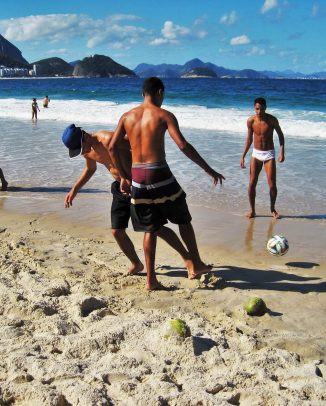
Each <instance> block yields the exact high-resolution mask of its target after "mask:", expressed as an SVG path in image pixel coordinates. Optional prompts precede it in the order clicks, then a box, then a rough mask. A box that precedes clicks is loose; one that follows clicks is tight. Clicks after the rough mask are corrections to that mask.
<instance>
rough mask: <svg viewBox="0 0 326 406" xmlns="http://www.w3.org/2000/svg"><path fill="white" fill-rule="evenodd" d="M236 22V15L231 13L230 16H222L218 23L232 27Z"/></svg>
mask: <svg viewBox="0 0 326 406" xmlns="http://www.w3.org/2000/svg"><path fill="white" fill-rule="evenodd" d="M237 20H238V16H237V13H236V12H235V11H231V13H230V14H224V15H223V16H222V17H221V18H220V23H221V24H224V25H233V24H234V23H235V22H236V21H237Z"/></svg>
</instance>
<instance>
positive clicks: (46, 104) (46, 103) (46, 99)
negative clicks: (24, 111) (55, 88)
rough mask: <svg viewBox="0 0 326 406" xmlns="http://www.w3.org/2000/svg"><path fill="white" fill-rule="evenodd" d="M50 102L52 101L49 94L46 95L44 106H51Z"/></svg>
mask: <svg viewBox="0 0 326 406" xmlns="http://www.w3.org/2000/svg"><path fill="white" fill-rule="evenodd" d="M49 103H50V99H49V96H45V97H44V99H43V107H44V108H46V109H47V108H48V107H49Z"/></svg>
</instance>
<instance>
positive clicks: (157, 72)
mask: <svg viewBox="0 0 326 406" xmlns="http://www.w3.org/2000/svg"><path fill="white" fill-rule="evenodd" d="M150 76H158V77H161V78H188V79H190V78H222V79H224V78H236V79H326V72H315V73H310V74H303V73H300V72H293V71H291V70H286V71H282V72H277V71H276V72H274V71H261V72H260V71H256V70H254V69H242V70H234V69H228V68H224V67H222V66H217V65H215V64H213V63H211V62H203V61H201V60H200V59H198V58H195V59H192V60H190V61H188V62H186V63H185V64H184V65H178V64H165V63H164V64H158V65H151V64H147V63H141V64H139V65H138V66H137V67H136V68H135V69H134V70H132V69H128V68H127V67H125V66H123V65H120V64H119V63H117V62H116V61H114V60H113V59H111V58H110V57H108V56H105V55H91V56H88V57H85V58H84V59H82V60H77V61H72V62H66V61H64V60H63V59H61V58H57V57H53V58H47V59H41V60H39V61H35V62H32V63H29V62H28V61H27V60H26V59H25V58H24V57H23V56H22V52H21V51H20V50H19V49H18V48H17V47H16V46H15V45H13V44H11V43H10V42H9V41H8V40H7V39H5V38H4V37H3V36H2V35H0V78H1V77H2V78H3V77H140V78H145V77H150Z"/></svg>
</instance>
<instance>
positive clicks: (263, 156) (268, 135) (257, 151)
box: [240, 97, 284, 219]
mask: <svg viewBox="0 0 326 406" xmlns="http://www.w3.org/2000/svg"><path fill="white" fill-rule="evenodd" d="M266 107H267V106H266V100H265V99H264V98H262V97H258V98H257V99H255V102H254V108H255V112H256V115H254V116H251V117H249V118H248V121H247V127H248V136H247V140H246V143H245V146H244V150H243V154H242V157H241V160H240V166H241V168H245V156H246V154H247V152H248V151H249V148H250V146H251V144H252V141H254V148H253V152H252V158H251V163H250V181H249V188H248V195H249V203H250V212H249V213H248V214H247V217H248V218H253V217H255V216H256V211H255V199H256V185H257V182H258V176H259V174H260V171H261V169H262V167H263V166H264V168H265V172H266V176H267V182H268V186H269V194H270V199H271V213H272V216H273V217H274V218H275V219H279V218H280V215H279V213H278V212H277V211H276V210H275V202H276V197H277V188H276V164H275V149H274V142H273V132H274V130H275V131H276V132H277V134H278V138H279V142H280V152H279V157H278V161H279V162H283V161H284V135H283V132H282V130H281V127H280V125H279V123H278V120H277V118H276V117H274V116H272V115H270V114H267V113H266V112H265V110H266Z"/></svg>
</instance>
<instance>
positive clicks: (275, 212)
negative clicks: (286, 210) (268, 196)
mask: <svg viewBox="0 0 326 406" xmlns="http://www.w3.org/2000/svg"><path fill="white" fill-rule="evenodd" d="M272 216H273V217H274V219H280V218H281V216H280V215H279V214H278V212H277V211H276V210H274V211H272Z"/></svg>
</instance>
